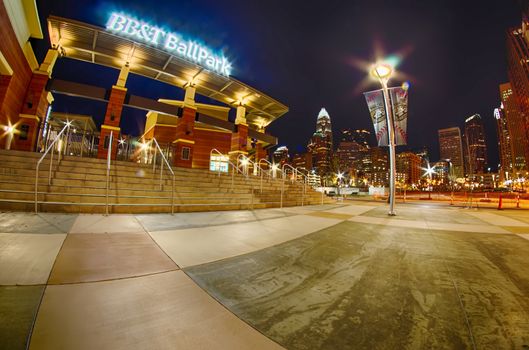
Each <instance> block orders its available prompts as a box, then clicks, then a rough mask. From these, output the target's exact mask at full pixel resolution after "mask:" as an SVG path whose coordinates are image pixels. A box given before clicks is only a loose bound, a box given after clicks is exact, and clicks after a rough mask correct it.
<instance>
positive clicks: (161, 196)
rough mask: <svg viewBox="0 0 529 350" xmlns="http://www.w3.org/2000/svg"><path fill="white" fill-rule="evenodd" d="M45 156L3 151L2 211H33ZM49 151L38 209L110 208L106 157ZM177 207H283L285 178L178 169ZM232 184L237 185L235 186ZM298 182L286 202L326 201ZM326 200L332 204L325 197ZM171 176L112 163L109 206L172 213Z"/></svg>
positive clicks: (114, 210)
mask: <svg viewBox="0 0 529 350" xmlns="http://www.w3.org/2000/svg"><path fill="white" fill-rule="evenodd" d="M41 156H42V154H39V153H34V152H21V151H5V150H0V164H1V165H0V209H2V210H18V211H34V203H35V202H34V201H35V167H36V163H37V161H38V159H39V158H40V157H41ZM49 166H50V157H49V155H48V156H47V157H46V159H45V160H44V161H43V162H42V163H41V165H40V168H39V176H38V183H39V186H38V194H37V198H38V210H39V211H47V212H82V213H104V212H105V211H106V203H107V198H106V197H107V191H106V160H102V159H93V158H78V157H65V158H63V159H62V160H61V162H60V164H57V161H56V158H55V159H54V161H53V163H52V171H51V182H50V184H48V180H49V175H48V174H49ZM173 171H174V173H175V188H174V211H175V212H188V211H211V210H237V209H252V208H253V209H259V208H271V207H279V206H280V202H281V181H280V180H268V179H266V177H265V179H264V180H263V186H262V191H261V179H260V177H255V176H250V177H249V178H245V177H244V176H242V175H239V174H237V175H235V176H234V178H233V181H232V176H231V174H221V175H220V176H219V175H218V174H216V173H213V172H210V171H209V170H204V169H185V168H173ZM232 183H233V185H232ZM302 191H303V188H302V186H301V185H300V184H299V183H295V184H292V183H290V182H288V181H287V182H285V184H284V196H283V206H295V205H302V204H304V205H312V204H321V202H322V196H321V193H319V192H316V191H314V190H312V189H311V188H310V187H308V186H307V187H306V191H305V194H304V195H302ZM323 200H324V202H325V203H330V202H333V201H332V199H330V198H327V197H325V198H324V199H323ZM302 202H303V203H302ZM171 207H172V175H171V174H170V173H169V171H168V170H167V169H165V170H164V174H163V180H162V181H160V173H159V166H158V167H157V169H155V170H154V171H153V167H152V165H142V164H136V163H132V162H122V161H113V162H112V164H111V170H110V187H109V191H108V210H109V212H110V213H164V212H171Z"/></svg>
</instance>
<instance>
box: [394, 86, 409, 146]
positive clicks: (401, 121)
mask: <svg viewBox="0 0 529 350" xmlns="http://www.w3.org/2000/svg"><path fill="white" fill-rule="evenodd" d="M389 96H390V100H391V108H392V109H393V126H394V128H395V144H396V145H397V146H402V145H405V144H407V143H408V131H407V123H408V90H407V89H403V88H401V87H394V88H390V89H389Z"/></svg>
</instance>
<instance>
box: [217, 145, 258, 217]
mask: <svg viewBox="0 0 529 350" xmlns="http://www.w3.org/2000/svg"><path fill="white" fill-rule="evenodd" d="M213 153H215V154H218V155H220V156H223V157H224V158H225V159H226V162H227V163H228V164H229V165H231V168H232V171H231V190H232V192H233V182H234V177H235V171H237V172H239V173H241V174H242V175H244V177H245V178H246V180H249V178H248V174H245V173H244V172H242V171H241V169H239V167H238V166H237V165H235V164H233V163H232V161H231V160H230V158H229V156H227V155H225V154H224V153H222V152H221V151H219V150H218V149H216V148H212V149H211V151H209V159H211V156H212V155H213ZM217 172H218V174H219V177H220V166H219V167H218V170H217ZM250 187H251V189H252V193H251V209H252V210H253V183H252V181H250Z"/></svg>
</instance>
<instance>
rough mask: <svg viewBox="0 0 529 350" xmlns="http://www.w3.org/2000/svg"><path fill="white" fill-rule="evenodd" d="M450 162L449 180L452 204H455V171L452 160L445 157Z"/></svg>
mask: <svg viewBox="0 0 529 350" xmlns="http://www.w3.org/2000/svg"><path fill="white" fill-rule="evenodd" d="M445 161H446V162H447V163H448V180H449V181H450V205H454V173H453V171H452V170H453V168H452V161H451V160H450V159H445Z"/></svg>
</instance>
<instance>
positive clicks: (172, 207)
mask: <svg viewBox="0 0 529 350" xmlns="http://www.w3.org/2000/svg"><path fill="white" fill-rule="evenodd" d="M152 140H153V141H154V143H155V144H156V147H157V149H158V151H159V152H160V155H161V156H162V159H163V162H162V165H161V168H160V183H161V181H162V176H163V163H164V162H165V164H166V165H167V169H169V171H170V172H171V174H172V175H173V183H172V185H171V215H172V214H174V187H175V173H174V171H173V169H172V168H171V165H170V164H169V162H168V161H167V158H165V155H164V154H163V152H162V149H161V148H160V145H159V144H158V141H156V139H155V138H154V137H153V138H152ZM155 154H156V153H155Z"/></svg>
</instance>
